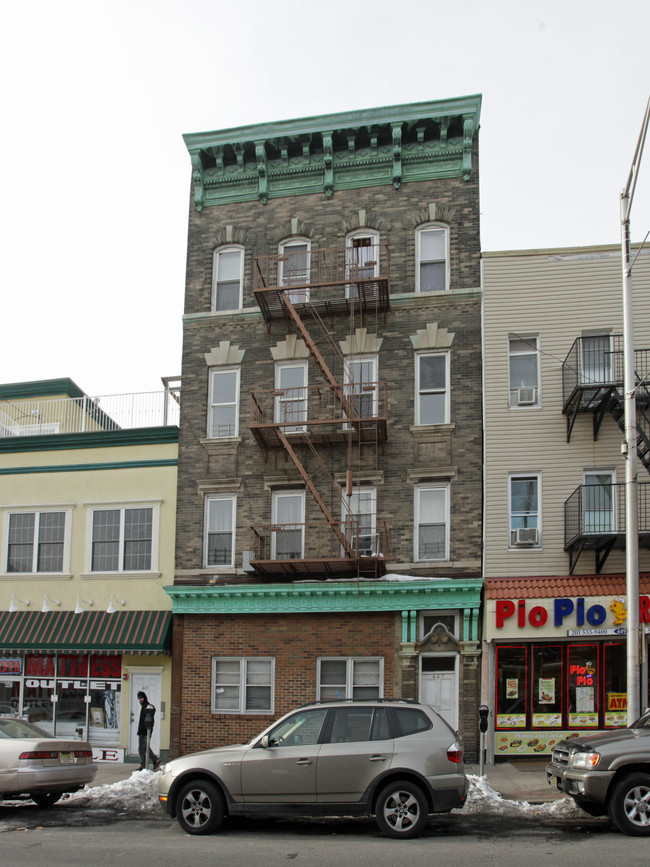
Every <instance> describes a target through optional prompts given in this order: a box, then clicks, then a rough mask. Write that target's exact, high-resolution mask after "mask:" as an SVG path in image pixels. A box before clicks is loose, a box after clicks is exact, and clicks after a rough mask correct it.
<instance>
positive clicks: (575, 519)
mask: <svg viewBox="0 0 650 867" xmlns="http://www.w3.org/2000/svg"><path fill="white" fill-rule="evenodd" d="M637 510H638V523H637V527H636V532H637V533H638V536H639V546H640V547H642V548H650V482H640V483H638V484H637ZM627 530H628V528H627V516H626V509H625V484H624V483H616V484H611V485H580V486H579V487H578V488H576V489H575V491H574V492H573V493H572V494H571V496H570V497H569V498H568V499H567V500H566V501H565V503H564V550H565V551H569V552H571V554H572V563H571V566H572V571H573V566H574V565H575V562H576V561H577V557H578V556H579V555H580V552H581V551H583V550H586V551H596V553H597V561H596V571H597V572H598V571H600V567H602V565H603V563H604V561H605V559H606V558H607V555H608V554H609V552H610V551H611V550H615V549H619V550H620V549H623V548H624V547H625V536H626V533H627ZM574 555H576V556H575V558H574Z"/></svg>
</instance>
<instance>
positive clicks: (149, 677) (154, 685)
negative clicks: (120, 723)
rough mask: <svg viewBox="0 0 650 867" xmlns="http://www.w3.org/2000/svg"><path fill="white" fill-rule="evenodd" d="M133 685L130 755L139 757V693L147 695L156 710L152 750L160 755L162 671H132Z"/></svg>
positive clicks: (131, 680)
mask: <svg viewBox="0 0 650 867" xmlns="http://www.w3.org/2000/svg"><path fill="white" fill-rule="evenodd" d="M129 679H130V683H131V695H130V702H131V725H130V727H129V755H132V756H137V755H138V721H139V719H140V709H141V708H140V702H139V701H138V693H139V692H140V691H142V692H144V693H146V694H147V698H148V699H149V702H150V704H152V705H154V707H155V708H156V717H155V721H154V727H153V734H152V736H151V749H152V750H153V751H154V753H155V754H156V755H160V715H161V711H160V697H161V694H162V683H161V681H162V675H161V673H160V671H147V669H144V668H142V669H140V670H137V669H135V670H134V669H133V668H131V669H130V678H129Z"/></svg>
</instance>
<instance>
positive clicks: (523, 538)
mask: <svg viewBox="0 0 650 867" xmlns="http://www.w3.org/2000/svg"><path fill="white" fill-rule="evenodd" d="M512 536H513V545H537V542H538V539H539V534H538V532H537V527H518V528H517V529H516V530H513V532H512Z"/></svg>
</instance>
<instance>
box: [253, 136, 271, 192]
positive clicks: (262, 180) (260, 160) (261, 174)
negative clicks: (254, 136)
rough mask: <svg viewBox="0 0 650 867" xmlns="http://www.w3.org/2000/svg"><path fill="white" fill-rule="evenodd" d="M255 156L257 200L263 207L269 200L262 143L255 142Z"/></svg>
mask: <svg viewBox="0 0 650 867" xmlns="http://www.w3.org/2000/svg"><path fill="white" fill-rule="evenodd" d="M255 156H256V158H257V174H258V182H257V198H258V199H259V200H260V202H261V203H262V204H263V205H265V204H266V203H267V202H268V200H269V178H268V173H267V168H266V148H265V147H264V142H263V141H256V142H255Z"/></svg>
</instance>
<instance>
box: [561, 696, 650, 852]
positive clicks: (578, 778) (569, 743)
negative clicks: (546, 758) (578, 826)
mask: <svg viewBox="0 0 650 867" xmlns="http://www.w3.org/2000/svg"><path fill="white" fill-rule="evenodd" d="M546 776H547V779H548V782H549V783H550V784H551V785H552V786H555V787H556V788H557V789H558V790H559V791H560V792H564V793H565V794H566V795H570V796H571V797H572V798H573V800H574V801H575V802H576V804H578V806H579V807H582V809H583V810H584V811H585V812H586V813H589V814H590V815H592V816H605V815H608V816H609V818H610V819H611V821H612V824H613V825H614V826H615V827H616V828H617V829H618V830H619V831H622V832H623V833H624V834H630V835H632V836H635V837H641V836H649V835H650V710H647V711H646V712H645V713H644V714H643V716H642V717H641V718H640V719H638V720H637V721H636V722H635V723H634V724H633V725H632V726H630V728H627V729H617V730H616V731H611V732H607V733H605V734H599V735H587V736H580V737H576V738H567V739H566V740H563V741H560V742H559V743H558V744H557V745H556V746H555V747H554V749H553V757H552V761H551V764H550V765H549V766H548V767H547V768H546Z"/></svg>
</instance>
